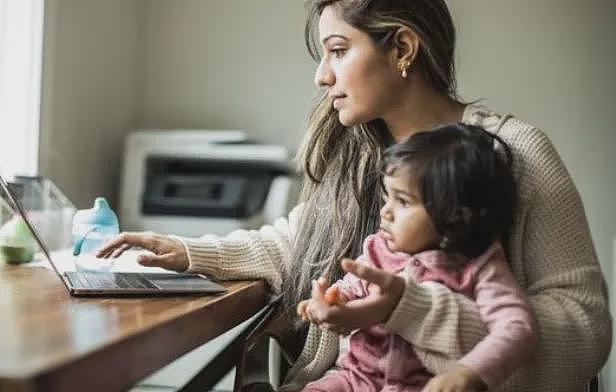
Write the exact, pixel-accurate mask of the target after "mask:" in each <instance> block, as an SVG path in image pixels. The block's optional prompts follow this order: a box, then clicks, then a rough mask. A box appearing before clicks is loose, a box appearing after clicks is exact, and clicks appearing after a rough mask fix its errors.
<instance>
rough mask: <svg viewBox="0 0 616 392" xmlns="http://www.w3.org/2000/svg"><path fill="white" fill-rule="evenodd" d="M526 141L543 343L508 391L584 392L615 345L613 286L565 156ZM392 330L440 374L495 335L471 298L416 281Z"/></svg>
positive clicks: (533, 269)
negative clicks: (608, 286)
mask: <svg viewBox="0 0 616 392" xmlns="http://www.w3.org/2000/svg"><path fill="white" fill-rule="evenodd" d="M523 139H524V142H523V143H524V145H523V146H522V147H520V148H521V149H522V150H523V151H522V152H521V154H522V156H521V157H520V159H521V160H522V161H523V162H521V165H522V167H523V171H524V172H525V173H524V174H523V176H525V177H527V179H526V180H524V179H522V180H521V181H527V182H530V183H531V186H532V188H533V189H534V192H533V194H532V195H531V196H530V197H529V198H528V199H527V200H524V201H523V202H524V203H526V204H528V205H527V206H522V207H524V212H523V214H522V215H521V216H517V218H516V219H517V222H516V223H515V224H516V226H517V228H518V230H519V231H520V233H521V234H520V235H521V238H520V243H521V251H520V252H519V253H520V254H519V257H520V258H521V266H522V267H521V268H522V270H523V271H522V273H523V274H524V277H525V280H526V282H525V287H526V292H527V295H528V298H529V301H530V303H531V306H532V308H533V311H534V314H535V317H536V319H537V323H538V327H539V336H540V341H539V344H538V347H537V351H536V355H535V358H534V360H533V361H530V362H529V363H528V364H527V365H526V366H524V367H523V368H522V369H520V370H519V371H518V372H516V373H515V374H514V375H513V377H511V378H510V379H509V380H507V382H506V383H505V384H504V386H503V390H507V391H542V390H559V391H561V390H562V391H565V390H567V391H575V390H581V389H582V387H583V386H584V385H585V384H586V383H587V382H588V380H590V379H591V378H592V377H593V376H594V375H596V374H597V372H598V371H599V369H600V368H601V366H602V365H603V364H604V363H605V360H606V358H607V355H608V353H609V350H610V347H611V327H612V326H611V319H610V316H609V311H608V306H607V291H606V285H605V281H604V279H603V275H602V273H601V268H600V265H599V263H598V261H597V258H596V254H595V251H594V247H593V244H592V240H591V237H590V231H589V228H588V224H587V221H586V217H585V214H584V209H583V206H582V203H581V200H580V197H579V194H578V192H577V190H576V188H575V186H574V185H573V182H572V180H571V178H570V176H569V174H568V173H567V170H566V168H565V167H564V165H563V163H562V161H561V160H560V157H559V156H558V154H557V153H556V151H555V149H554V147H553V146H552V144H551V143H550V141H549V140H548V138H547V137H546V136H545V135H544V134H543V133H542V132H540V131H538V130H536V129H533V130H531V132H530V133H529V134H527V135H524V137H523ZM525 186H526V185H525ZM518 279H519V277H518ZM387 327H388V328H389V329H390V330H391V331H392V332H395V333H397V334H399V335H401V336H402V337H403V338H405V339H406V340H408V341H409V342H411V343H412V344H414V345H415V346H416V348H417V350H416V351H417V352H418V356H419V357H420V359H421V360H422V361H423V362H424V364H425V365H426V366H427V367H428V368H429V369H430V370H432V371H435V372H437V373H438V372H441V371H443V370H445V369H446V368H447V367H448V366H449V365H451V364H452V361H453V360H454V359H455V358H460V357H461V356H462V355H463V354H465V353H468V352H469V351H470V350H471V349H472V348H473V347H474V346H475V345H476V344H477V343H479V342H480V341H481V340H482V339H483V338H484V336H485V335H486V332H487V330H486V327H485V324H483V322H482V321H481V318H480V313H479V310H478V308H477V305H476V304H474V303H473V302H472V301H471V300H469V299H467V298H465V297H464V296H462V295H459V294H455V293H453V292H451V291H450V290H447V289H446V288H443V287H442V286H439V285H434V284H432V285H430V284H421V285H419V284H414V283H413V282H411V281H408V282H407V286H406V291H405V292H404V294H403V297H402V298H401V300H400V302H399V304H398V306H397V307H396V309H394V311H393V313H392V315H391V317H390V319H389V320H388V322H387Z"/></svg>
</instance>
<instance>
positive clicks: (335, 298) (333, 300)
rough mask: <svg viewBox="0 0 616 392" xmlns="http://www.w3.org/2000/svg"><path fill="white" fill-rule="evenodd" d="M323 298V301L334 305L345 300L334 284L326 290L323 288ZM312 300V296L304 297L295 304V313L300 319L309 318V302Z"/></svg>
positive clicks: (343, 302)
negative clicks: (309, 297) (304, 298)
mask: <svg viewBox="0 0 616 392" xmlns="http://www.w3.org/2000/svg"><path fill="white" fill-rule="evenodd" d="M323 299H325V302H327V304H328V305H334V304H340V305H342V304H345V303H346V302H347V300H346V298H345V297H344V296H343V295H342V293H341V292H340V288H339V287H338V286H336V285H335V284H333V285H331V286H330V287H328V288H327V290H325V294H324V295H323ZM313 301H314V299H313V298H311V299H306V300H304V301H301V302H300V303H299V304H298V305H297V315H298V316H299V317H301V318H302V320H311V319H312V317H311V313H310V311H311V306H310V305H311V304H312V302H313Z"/></svg>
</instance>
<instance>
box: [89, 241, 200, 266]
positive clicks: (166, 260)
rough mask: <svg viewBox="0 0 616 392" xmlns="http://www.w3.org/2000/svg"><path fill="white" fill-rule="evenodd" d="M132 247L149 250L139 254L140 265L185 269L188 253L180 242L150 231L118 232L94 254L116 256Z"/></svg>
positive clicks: (106, 256) (105, 256) (107, 256)
mask: <svg viewBox="0 0 616 392" xmlns="http://www.w3.org/2000/svg"><path fill="white" fill-rule="evenodd" d="M133 247H140V248H143V249H145V250H148V251H150V252H151V253H147V254H142V255H139V257H138V258H137V261H138V262H139V264H141V265H144V266H148V267H161V268H166V269H169V270H174V271H185V270H186V269H187V268H188V255H187V254H186V249H185V248H184V245H183V244H182V242H181V241H180V240H179V239H177V238H173V237H169V236H166V235H162V234H158V233H154V232H151V231H148V232H142V233H133V232H124V233H120V234H119V235H118V236H117V237H115V238H114V239H113V240H111V241H109V242H108V243H107V244H105V245H103V247H101V248H100V249H99V250H98V252H97V254H96V256H97V257H104V258H109V257H112V258H116V257H119V256H120V255H121V254H122V253H124V252H125V251H126V250H128V249H130V248H133Z"/></svg>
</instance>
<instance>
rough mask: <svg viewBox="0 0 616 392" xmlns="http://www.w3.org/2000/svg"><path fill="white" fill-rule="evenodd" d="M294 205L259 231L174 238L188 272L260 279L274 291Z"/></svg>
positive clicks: (294, 220)
mask: <svg viewBox="0 0 616 392" xmlns="http://www.w3.org/2000/svg"><path fill="white" fill-rule="evenodd" d="M301 209H302V205H298V206H297V207H295V208H294V209H293V210H292V211H291V213H290V214H289V217H288V219H287V218H278V219H277V220H276V221H275V222H274V223H273V224H272V225H265V226H263V227H261V228H260V229H259V230H236V231H233V232H231V233H229V234H228V235H226V236H217V235H211V234H209V235H204V236H202V237H200V238H186V237H175V238H178V239H179V240H180V241H182V243H183V244H184V247H185V248H186V251H187V254H188V259H189V267H188V271H189V272H199V273H204V274H207V275H210V276H212V277H214V278H217V279H221V280H231V279H264V280H266V281H267V282H268V283H269V285H270V287H271V288H272V289H273V290H274V291H275V292H278V291H280V289H281V286H282V279H283V278H282V271H283V270H284V268H282V267H283V264H284V263H288V262H289V260H290V257H291V256H290V244H291V241H292V238H293V236H294V234H295V230H296V227H297V224H298V221H299V217H300V214H301Z"/></svg>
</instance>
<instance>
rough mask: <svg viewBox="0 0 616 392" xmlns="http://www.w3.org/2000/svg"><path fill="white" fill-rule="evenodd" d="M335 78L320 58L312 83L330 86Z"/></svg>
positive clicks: (318, 85) (319, 85)
mask: <svg viewBox="0 0 616 392" xmlns="http://www.w3.org/2000/svg"><path fill="white" fill-rule="evenodd" d="M335 80H336V78H335V77H334V73H333V72H332V70H331V69H330V68H329V65H328V64H327V63H326V62H325V61H324V60H322V61H321V62H320V63H319V66H318V67H317V71H316V72H315V75H314V84H315V85H316V86H317V87H330V86H333V85H334V82H335Z"/></svg>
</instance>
